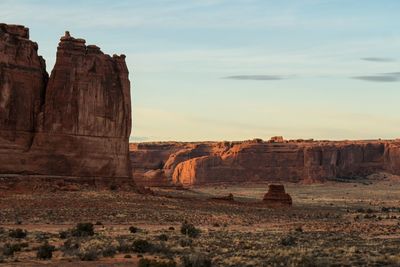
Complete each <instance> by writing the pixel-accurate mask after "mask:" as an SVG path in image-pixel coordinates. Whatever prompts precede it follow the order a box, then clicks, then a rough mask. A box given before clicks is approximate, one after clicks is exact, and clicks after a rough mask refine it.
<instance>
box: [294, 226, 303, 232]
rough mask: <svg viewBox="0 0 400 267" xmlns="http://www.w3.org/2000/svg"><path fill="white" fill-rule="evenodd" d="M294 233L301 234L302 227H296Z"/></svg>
mask: <svg viewBox="0 0 400 267" xmlns="http://www.w3.org/2000/svg"><path fill="white" fill-rule="evenodd" d="M294 230H295V231H296V232H298V233H302V232H303V227H301V226H299V227H296V229H294Z"/></svg>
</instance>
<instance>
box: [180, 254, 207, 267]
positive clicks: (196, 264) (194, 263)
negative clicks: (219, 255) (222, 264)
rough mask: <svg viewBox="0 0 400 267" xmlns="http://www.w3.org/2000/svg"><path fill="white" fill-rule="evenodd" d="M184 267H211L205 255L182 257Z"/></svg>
mask: <svg viewBox="0 0 400 267" xmlns="http://www.w3.org/2000/svg"><path fill="white" fill-rule="evenodd" d="M182 261H183V266H184V267H211V266H212V261H211V259H210V258H208V257H207V256H206V255H204V254H201V253H195V254H190V255H188V256H184V257H183V259H182Z"/></svg>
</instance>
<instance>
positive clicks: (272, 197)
mask: <svg viewBox="0 0 400 267" xmlns="http://www.w3.org/2000/svg"><path fill="white" fill-rule="evenodd" d="M263 201H264V203H265V204H267V205H271V206H292V197H291V196H290V195H289V194H287V193H286V192H285V187H284V186H283V185H275V184H271V185H269V187H268V192H267V193H266V194H265V195H264V199H263Z"/></svg>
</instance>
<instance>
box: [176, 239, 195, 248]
mask: <svg viewBox="0 0 400 267" xmlns="http://www.w3.org/2000/svg"><path fill="white" fill-rule="evenodd" d="M192 242H193V241H192V240H191V239H190V238H184V239H181V240H180V241H179V244H180V245H181V247H183V248H184V247H189V246H190V245H192Z"/></svg>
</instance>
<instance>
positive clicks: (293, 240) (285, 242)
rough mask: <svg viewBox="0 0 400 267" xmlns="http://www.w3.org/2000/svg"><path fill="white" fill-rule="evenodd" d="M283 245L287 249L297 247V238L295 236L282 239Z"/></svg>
mask: <svg viewBox="0 0 400 267" xmlns="http://www.w3.org/2000/svg"><path fill="white" fill-rule="evenodd" d="M281 245H282V246H285V247H289V246H294V245H296V238H295V237H293V236H290V235H289V236H286V237H284V238H282V239H281Z"/></svg>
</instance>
